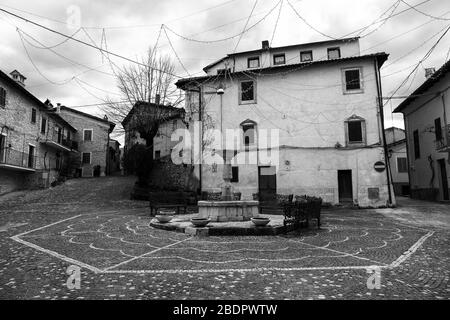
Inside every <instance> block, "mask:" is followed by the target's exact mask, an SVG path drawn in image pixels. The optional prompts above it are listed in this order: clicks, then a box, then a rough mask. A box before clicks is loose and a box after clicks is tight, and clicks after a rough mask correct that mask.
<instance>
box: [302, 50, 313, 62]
mask: <svg viewBox="0 0 450 320" xmlns="http://www.w3.org/2000/svg"><path fill="white" fill-rule="evenodd" d="M308 61H313V55H312V51H302V52H300V62H308Z"/></svg>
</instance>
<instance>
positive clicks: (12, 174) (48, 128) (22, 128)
mask: <svg viewBox="0 0 450 320" xmlns="http://www.w3.org/2000/svg"><path fill="white" fill-rule="evenodd" d="M10 75H11V77H10V76H8V75H7V74H5V73H4V72H2V71H1V70H0V194H3V193H7V192H11V191H14V190H18V189H25V188H39V187H48V186H49V185H50V184H51V183H52V182H54V181H56V180H57V179H58V178H59V176H60V175H67V173H68V168H69V164H70V158H71V156H72V155H74V154H77V151H76V149H77V146H76V143H74V141H73V139H74V137H75V135H76V133H77V129H76V128H74V127H73V126H72V125H71V124H70V123H68V122H67V121H65V120H64V119H63V118H62V117H61V115H60V114H59V112H58V110H56V109H54V108H53V107H52V106H51V104H49V103H43V102H42V101H40V100H39V99H38V98H36V97H35V96H34V95H33V94H31V93H30V92H29V91H28V90H27V89H26V88H25V80H26V78H25V77H24V76H23V75H22V74H20V73H19V72H18V71H17V70H14V71H13V72H11V74H10Z"/></svg>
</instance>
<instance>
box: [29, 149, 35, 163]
mask: <svg viewBox="0 0 450 320" xmlns="http://www.w3.org/2000/svg"><path fill="white" fill-rule="evenodd" d="M34 149H35V148H34V146H32V145H29V146H28V168H34Z"/></svg>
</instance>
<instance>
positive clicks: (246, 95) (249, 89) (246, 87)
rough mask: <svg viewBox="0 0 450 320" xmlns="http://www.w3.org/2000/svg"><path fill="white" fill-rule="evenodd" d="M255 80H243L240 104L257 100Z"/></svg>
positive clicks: (240, 90) (240, 88) (240, 89)
mask: <svg viewBox="0 0 450 320" xmlns="http://www.w3.org/2000/svg"><path fill="white" fill-rule="evenodd" d="M255 83H256V82H255V81H242V82H241V83H240V86H239V104H248V103H255V102H256V90H255V89H256V88H255V87H256V86H255Z"/></svg>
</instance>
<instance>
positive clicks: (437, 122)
mask: <svg viewBox="0 0 450 320" xmlns="http://www.w3.org/2000/svg"><path fill="white" fill-rule="evenodd" d="M434 134H435V135H436V141H440V140H442V127H441V118H437V119H435V120H434Z"/></svg>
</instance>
